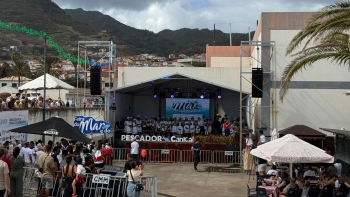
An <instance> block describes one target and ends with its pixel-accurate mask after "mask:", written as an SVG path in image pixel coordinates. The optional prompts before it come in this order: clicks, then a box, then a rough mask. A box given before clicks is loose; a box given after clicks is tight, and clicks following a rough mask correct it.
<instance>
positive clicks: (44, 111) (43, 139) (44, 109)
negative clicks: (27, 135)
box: [42, 32, 63, 142]
mask: <svg viewBox="0 0 350 197" xmlns="http://www.w3.org/2000/svg"><path fill="white" fill-rule="evenodd" d="M57 33H63V32H49V33H46V34H45V35H44V39H45V44H44V98H43V100H44V103H43V121H45V113H46V39H47V35H48V34H57ZM42 141H43V142H45V135H43V137H42Z"/></svg>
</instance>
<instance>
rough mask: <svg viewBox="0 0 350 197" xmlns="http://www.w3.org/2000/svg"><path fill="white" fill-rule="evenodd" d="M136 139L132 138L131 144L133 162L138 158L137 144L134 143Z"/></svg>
mask: <svg viewBox="0 0 350 197" xmlns="http://www.w3.org/2000/svg"><path fill="white" fill-rule="evenodd" d="M136 139H138V138H137V137H135V138H134V141H133V142H132V143H131V154H132V156H133V157H134V160H138V158H139V143H138V142H137V141H136Z"/></svg>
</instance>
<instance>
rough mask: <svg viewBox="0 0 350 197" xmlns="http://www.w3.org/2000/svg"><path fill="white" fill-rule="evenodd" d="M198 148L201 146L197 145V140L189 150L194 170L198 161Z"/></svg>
mask: <svg viewBox="0 0 350 197" xmlns="http://www.w3.org/2000/svg"><path fill="white" fill-rule="evenodd" d="M200 148H201V145H200V144H199V140H198V139H196V141H195V143H194V144H193V145H192V147H191V150H192V151H193V161H194V170H196V171H197V170H198V169H197V165H198V163H199V161H200Z"/></svg>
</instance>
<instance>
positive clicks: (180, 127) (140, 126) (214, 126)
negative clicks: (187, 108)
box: [123, 115, 245, 137]
mask: <svg viewBox="0 0 350 197" xmlns="http://www.w3.org/2000/svg"><path fill="white" fill-rule="evenodd" d="M243 124H245V121H244V119H243ZM237 126H239V119H234V120H233V119H232V120H229V118H227V117H226V116H225V117H224V118H222V119H221V121H219V118H215V120H214V121H212V120H211V118H207V117H204V116H203V117H197V116H196V117H194V116H192V117H183V118H177V117H175V118H170V117H168V118H165V117H161V118H159V117H153V116H151V117H150V118H148V117H147V116H146V117H145V118H144V119H143V120H141V117H140V116H139V115H138V116H137V117H126V119H125V121H124V125H123V127H124V132H125V133H126V134H132V135H152V136H153V135H181V136H183V137H192V136H194V135H210V134H213V135H225V136H228V135H230V134H232V133H234V132H235V130H236V128H237Z"/></svg>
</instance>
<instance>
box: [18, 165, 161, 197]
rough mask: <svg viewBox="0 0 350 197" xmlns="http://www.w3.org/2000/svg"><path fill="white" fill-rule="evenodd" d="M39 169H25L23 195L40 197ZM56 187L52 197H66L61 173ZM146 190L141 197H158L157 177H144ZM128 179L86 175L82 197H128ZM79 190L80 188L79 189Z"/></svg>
mask: <svg viewBox="0 0 350 197" xmlns="http://www.w3.org/2000/svg"><path fill="white" fill-rule="evenodd" d="M36 171H37V168H29V167H25V168H24V176H23V194H27V195H30V196H38V195H39V193H40V188H41V178H40V177H39V176H38V174H37V173H36ZM56 177H58V178H56V180H54V187H53V189H52V190H51V192H50V197H60V196H63V195H64V188H60V186H59V182H60V178H61V176H60V172H56ZM140 182H141V184H143V187H144V190H143V191H141V197H157V177H156V176H142V177H141V180H140ZM127 183H128V178H127V177H124V176H112V175H108V174H86V176H85V182H84V183H83V185H82V190H81V195H80V196H82V197H125V196H127V194H126V191H127ZM77 189H78V187H77Z"/></svg>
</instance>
